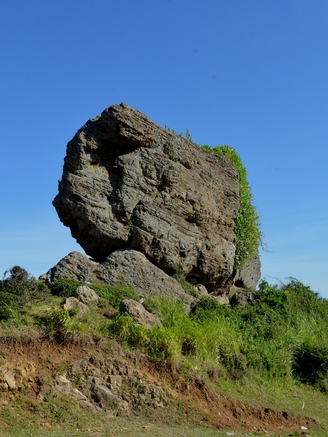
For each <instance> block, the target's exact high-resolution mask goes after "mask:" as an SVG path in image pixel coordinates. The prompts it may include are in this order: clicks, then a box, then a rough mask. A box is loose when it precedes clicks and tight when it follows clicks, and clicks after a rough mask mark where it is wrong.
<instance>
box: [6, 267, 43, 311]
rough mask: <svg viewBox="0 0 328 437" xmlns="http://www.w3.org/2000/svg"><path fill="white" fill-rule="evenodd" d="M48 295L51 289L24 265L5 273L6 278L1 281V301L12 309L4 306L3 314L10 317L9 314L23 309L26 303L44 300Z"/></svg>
mask: <svg viewBox="0 0 328 437" xmlns="http://www.w3.org/2000/svg"><path fill="white" fill-rule="evenodd" d="M7 276H8V277H7ZM48 297H49V289H48V287H47V286H46V284H44V283H42V282H38V281H37V280H36V279H35V278H34V277H33V276H31V275H30V274H29V273H27V271H26V270H25V269H23V268H22V267H19V266H14V267H12V268H11V269H9V270H7V271H6V272H5V273H4V279H3V280H2V281H1V283H0V302H2V306H3V307H6V306H10V311H7V310H6V309H5V308H4V309H3V310H2V315H3V316H5V314H7V316H8V317H9V314H12V315H13V314H15V311H21V310H22V309H23V308H24V307H25V305H26V304H28V303H33V302H39V301H43V300H46V299H47V298H48ZM9 301H10V303H8V302H9ZM0 305H1V303H0ZM7 316H6V317H5V318H8V317H7Z"/></svg>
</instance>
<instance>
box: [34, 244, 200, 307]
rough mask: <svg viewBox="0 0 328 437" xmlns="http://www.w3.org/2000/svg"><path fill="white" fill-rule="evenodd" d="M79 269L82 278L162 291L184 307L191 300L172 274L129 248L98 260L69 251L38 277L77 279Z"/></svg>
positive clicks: (139, 290) (141, 291) (145, 291)
mask: <svg viewBox="0 0 328 437" xmlns="http://www.w3.org/2000/svg"><path fill="white" fill-rule="evenodd" d="M73 266H75V267H74V268H73ZM74 271H75V272H76V273H75V274H74ZM81 271H83V272H84V276H83V280H84V281H88V282H101V283H104V284H108V285H119V284H120V283H122V282H124V283H126V284H128V285H130V286H131V287H133V288H134V289H135V290H136V292H137V293H138V294H140V295H142V296H143V295H147V294H155V295H164V296H167V297H171V298H173V299H178V300H183V301H185V302H186V306H187V307H188V306H190V304H191V303H192V302H193V301H194V298H193V297H192V296H190V295H188V294H187V293H185V291H184V290H183V288H182V287H181V285H180V284H179V283H178V282H177V281H176V280H175V279H174V278H172V277H170V276H169V275H167V274H166V273H164V272H163V270H161V269H159V268H158V267H156V266H155V265H154V264H152V263H151V262H150V261H149V260H148V259H147V258H146V257H145V255H143V254H142V253H140V252H138V251H136V250H132V249H127V250H118V251H115V252H113V253H112V254H111V255H110V256H109V257H108V258H106V259H105V260H104V261H103V262H102V263H96V262H94V261H90V260H89V259H88V258H87V257H86V256H85V255H82V254H81V253H79V252H72V253H70V254H69V255H68V256H67V257H65V258H63V259H62V260H60V261H59V263H58V264H57V265H56V266H54V267H53V268H52V269H50V270H49V271H48V272H47V273H46V274H44V275H42V277H41V278H42V279H43V280H44V281H46V282H49V283H51V282H53V281H55V280H57V279H60V278H67V277H69V278H72V279H78V278H79V277H80V274H81ZM73 299H76V298H73ZM76 300H77V299H76ZM80 303H81V302H80Z"/></svg>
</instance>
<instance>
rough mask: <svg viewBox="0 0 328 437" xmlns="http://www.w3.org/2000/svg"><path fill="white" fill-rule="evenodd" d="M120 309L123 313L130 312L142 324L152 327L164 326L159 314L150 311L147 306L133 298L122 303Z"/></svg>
mask: <svg viewBox="0 0 328 437" xmlns="http://www.w3.org/2000/svg"><path fill="white" fill-rule="evenodd" d="M120 311H121V312H122V313H123V314H129V315H130V316H132V317H133V318H134V319H135V320H136V321H137V322H139V323H140V324H141V325H144V326H146V327H147V328H152V327H153V326H154V325H157V326H162V323H161V321H160V319H159V318H158V316H156V315H155V314H152V313H150V312H149V311H147V310H146V309H145V307H144V306H143V305H142V304H141V303H139V302H136V301H135V300H133V299H125V300H123V301H122V302H121V303H120Z"/></svg>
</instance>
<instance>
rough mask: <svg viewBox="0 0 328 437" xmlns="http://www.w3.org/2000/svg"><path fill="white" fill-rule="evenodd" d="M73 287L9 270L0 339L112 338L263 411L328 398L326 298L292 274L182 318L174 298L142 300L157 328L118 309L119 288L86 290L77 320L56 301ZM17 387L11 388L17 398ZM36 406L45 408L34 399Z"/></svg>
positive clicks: (0, 292) (125, 294)
mask: <svg viewBox="0 0 328 437" xmlns="http://www.w3.org/2000/svg"><path fill="white" fill-rule="evenodd" d="M78 285H81V283H80V282H78V281H74V280H71V279H65V280H63V279H62V280H59V281H56V282H55V283H53V284H52V285H50V286H47V285H46V284H44V283H40V282H38V281H36V280H35V279H34V278H33V277H31V276H30V275H28V274H27V272H26V271H25V270H24V269H21V268H20V267H17V266H15V268H13V269H11V270H10V271H9V274H6V276H5V277H4V279H3V280H2V281H0V299H1V302H2V309H5V310H4V313H3V314H2V315H1V321H0V333H1V339H2V341H4V339H7V340H8V338H13V337H15V336H17V335H20V336H21V335H23V336H25V337H27V336H32V335H34V336H41V337H42V336H45V335H48V336H49V335H52V336H55V337H56V336H57V337H58V338H60V339H61V341H66V342H67V341H73V339H75V340H76V339H79V338H83V339H86V338H89V339H90V340H91V341H99V340H100V339H101V340H102V341H105V340H111V341H112V340H115V341H117V342H118V343H119V344H120V345H121V346H123V347H124V348H126V349H127V350H128V349H131V350H133V351H136V352H139V353H143V354H146V356H148V357H149V359H150V360H151V361H153V362H154V363H157V365H160V363H162V364H163V365H165V366H169V367H170V368H171V369H176V370H178V371H179V375H180V376H179V378H180V379H179V380H180V382H181V381H182V380H181V378H183V379H184V381H188V380H190V378H194V377H197V378H201V379H202V380H206V381H208V383H209V384H211V386H212V387H213V388H214V389H215V390H218V391H220V392H224V393H227V394H229V392H233V391H234V390H235V391H236V392H234V395H235V396H237V397H240V398H243V399H244V400H247V399H249V398H250V397H251V396H253V395H254V399H255V401H256V402H258V399H259V398H260V396H259V395H258V394H257V395H256V394H254V390H255V388H256V390H257V391H258V392H259V393H263V392H264V391H265V392H266V393H267V395H266V396H267V397H268V396H269V397H270V399H271V401H270V402H271V404H272V405H275V406H276V407H277V406H278V405H279V406H280V408H287V407H286V405H287V406H288V407H289V408H290V409H293V408H294V411H299V413H300V414H305V413H306V414H308V413H307V412H304V413H303V411H302V410H300V408H301V407H300V405H301V403H300V401H299V400H297V399H298V398H301V399H303V400H304V399H306V400H305V402H306V405H307V408H310V407H309V406H308V401H307V399H309V398H310V397H311V396H315V397H318V398H320V396H321V398H320V399H324V398H325V397H326V396H327V394H328V338H327V331H328V301H327V300H325V299H323V298H321V297H320V296H319V295H318V294H317V293H315V292H313V291H312V290H311V289H310V288H309V287H307V286H305V285H304V284H302V283H301V282H299V281H297V280H296V279H294V278H289V279H288V282H287V283H286V284H280V285H270V284H269V283H268V282H267V281H265V280H263V281H262V282H261V283H260V286H259V290H258V291H257V292H256V293H255V296H254V297H255V298H254V304H253V305H248V306H246V307H245V308H241V307H231V306H229V305H223V306H222V305H219V304H218V302H217V301H216V300H215V299H213V298H211V297H203V298H200V299H199V300H198V301H197V303H196V304H195V305H194V306H193V307H192V308H191V311H190V313H189V314H187V313H186V312H185V308H184V305H183V302H179V301H172V300H170V299H168V298H165V297H163V296H148V297H146V298H145V301H144V306H145V307H146V309H148V310H149V311H151V312H153V313H155V314H157V315H158V316H159V317H160V319H161V321H162V324H163V326H162V327H159V326H155V327H153V328H151V329H149V328H145V327H144V326H142V325H141V324H140V323H137V322H136V321H135V320H134V319H133V318H132V317H130V316H128V315H123V314H121V313H120V312H119V309H118V306H119V302H120V301H121V300H122V299H124V298H134V299H138V296H137V294H136V293H135V292H134V290H133V289H132V288H131V287H129V286H127V285H125V284H121V285H118V286H115V287H112V286H106V285H103V284H88V285H89V286H90V287H91V288H93V289H94V290H95V291H96V292H97V293H98V294H99V296H100V302H99V304H98V306H94V307H90V311H89V313H87V314H84V315H82V316H81V315H79V314H78V313H77V312H76V311H72V310H71V311H66V310H64V309H63V308H62V303H63V301H64V299H65V298H66V297H67V296H68V295H71V293H72V291H74V289H75V288H76V287H77V286H78ZM84 285H85V284H84ZM237 388H238V390H237ZM24 390H25V389H24V387H23V386H22V387H21V388H19V391H20V392H21V393H23V392H24ZM267 397H266V399H267ZM0 398H1V396H0ZM311 399H312V398H311ZM282 400H283V402H285V404H283V406H281V405H282ZM253 402H254V400H253ZM295 405H297V407H296V406H295ZM41 407H42V408H46V407H47V405H46V404H44V402H43V403H42V405H41V406H40V407H38V408H41ZM65 408H68V409H70V408H71V407H69V406H68V405H67V406H66V407H65ZM74 408H75V407H74ZM320 408H321V407H320ZM324 408H325V407H324ZM324 408H323V409H324ZM6 411H7V410H6V409H2V410H1V412H0V414H1V417H2V420H3V421H4V423H7V424H10V423H12V421H13V420H14V419H15V417H14V416H13V415H12V414H9V413H10V412H9V411H7V412H6ZM10 411H12V410H10ZM306 411H308V410H306ZM311 411H312V410H311ZM21 414H23V412H21ZM316 414H318V417H317V420H318V421H319V422H320V423H321V424H322V425H323V426H325V427H328V422H327V420H326V419H324V418H323V417H324V416H320V414H319V413H316V412H315V411H312V415H314V416H315V415H316ZM311 435H324V433H323V434H320V432H318V433H317V434H316V433H314V434H313V433H312V432H311Z"/></svg>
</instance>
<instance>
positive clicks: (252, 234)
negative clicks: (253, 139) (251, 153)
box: [203, 145, 262, 270]
mask: <svg viewBox="0 0 328 437" xmlns="http://www.w3.org/2000/svg"><path fill="white" fill-rule="evenodd" d="M203 148H204V149H206V150H210V151H212V152H214V153H217V154H218V155H222V156H226V157H228V158H229V159H230V161H231V162H232V163H233V165H234V166H235V168H236V170H237V171H238V173H239V197H240V206H239V210H238V213H237V217H236V220H235V234H236V256H235V265H236V267H237V268H238V269H239V270H241V269H242V267H243V265H244V263H245V262H246V261H247V259H249V258H251V257H252V256H255V255H256V254H257V249H258V246H259V244H260V242H261V237H262V232H261V230H260V217H259V215H258V213H257V212H256V209H255V207H254V205H253V203H252V202H253V196H252V193H251V189H250V186H249V183H248V179H247V171H246V168H245V166H244V165H243V163H242V161H241V159H240V157H239V155H238V154H237V152H236V151H235V150H234V149H233V148H232V147H230V146H217V147H213V148H211V147H210V146H208V145H205V146H203Z"/></svg>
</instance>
